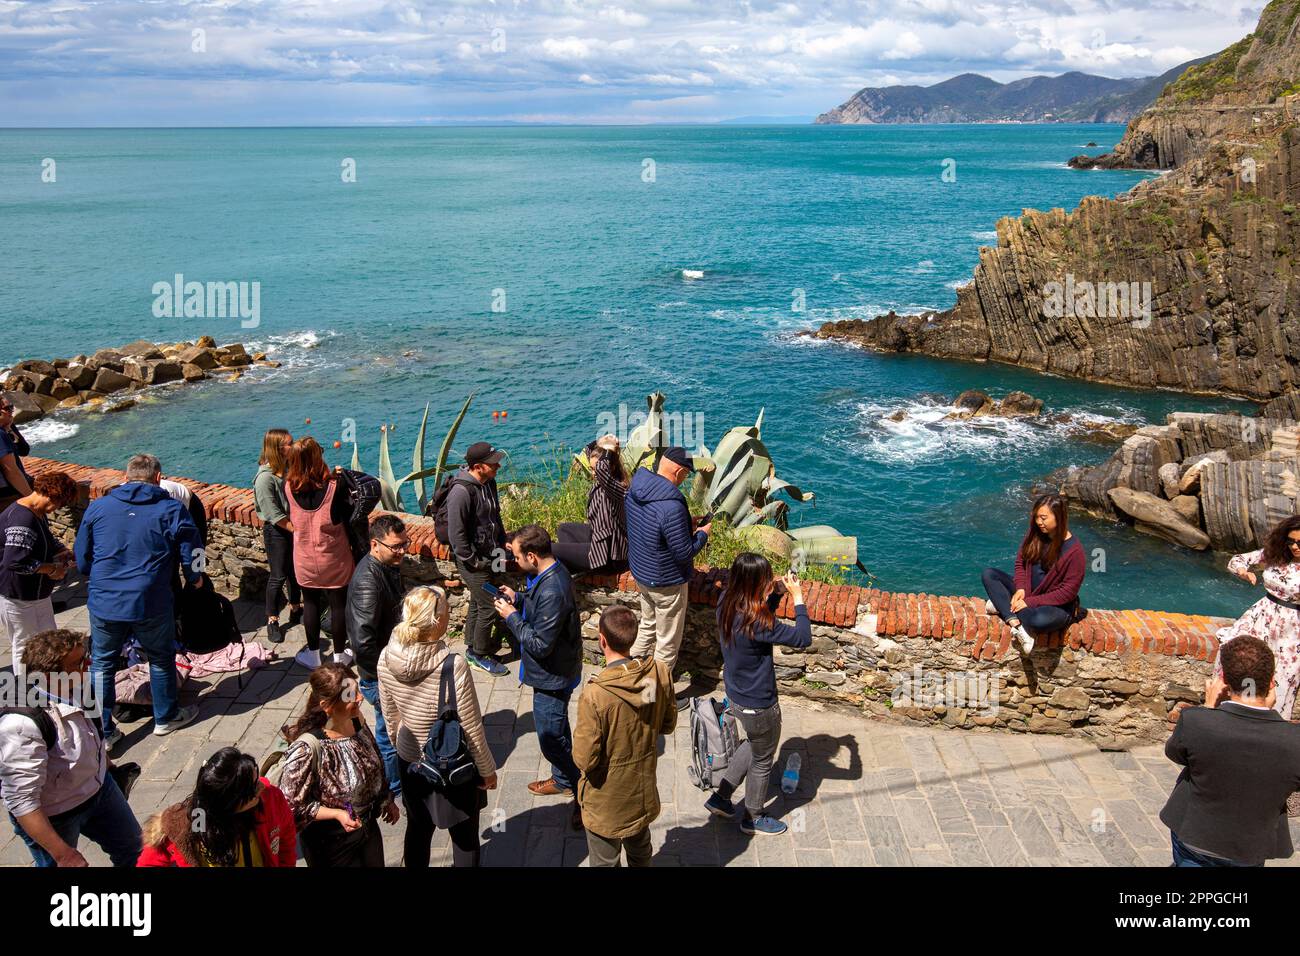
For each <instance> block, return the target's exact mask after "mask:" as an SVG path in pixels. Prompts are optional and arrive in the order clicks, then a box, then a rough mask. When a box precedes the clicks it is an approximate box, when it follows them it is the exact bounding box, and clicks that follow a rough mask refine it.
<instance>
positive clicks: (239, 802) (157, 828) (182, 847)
mask: <svg viewBox="0 0 1300 956" xmlns="http://www.w3.org/2000/svg"><path fill="white" fill-rule="evenodd" d="M297 858H298V837H297V831H296V830H295V829H294V825H293V810H292V809H290V807H289V801H287V800H286V799H285V798H284V794H283V793H281V792H280V790H279V788H277V787H275V786H274V785H273V784H272V783H271V782H270V781H269V780H267V779H266V778H265V777H261V776H259V775H258V772H257V761H256V760H254V759H253V758H252V757H250V756H249V755H248V754H244V753H240V752H239V751H238V750H236V749H235V748H234V747H223V748H222V749H221V750H218V751H217V752H216V753H215V754H213V755H212V756H211V757H209V758H208V760H207V762H206V763H204V764H203V766H202V767H201V768H199V779H198V781H197V782H196V783H195V785H194V792H193V793H192V794H190V795H189V796H188V797H187V798H186V799H184V800H182V801H181V802H180V803H177V804H173V805H172V806H170V807H168V808H167V809H166V810H163V811H162V812H161V813H157V814H154V816H153V817H151V818H150V819H149V821H148V822H147V823H145V825H144V850H143V851H142V852H141V853H140V859H139V860H138V861H137V862H136V866H294V865H295V864H296V861H297Z"/></svg>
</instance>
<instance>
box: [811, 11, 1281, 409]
mask: <svg viewBox="0 0 1300 956" xmlns="http://www.w3.org/2000/svg"><path fill="white" fill-rule="evenodd" d="M1298 12H1300V0H1274V2H1273V3H1272V4H1270V5H1269V7H1268V8H1267V9H1266V10H1265V11H1264V14H1263V16H1262V18H1261V21H1260V27H1259V29H1258V30H1257V31H1256V34H1254V35H1253V36H1252V37H1251V38H1248V41H1249V42H1247V44H1246V47H1245V52H1244V53H1240V52H1238V53H1236V54H1235V55H1233V56H1229V54H1230V53H1232V51H1228V52H1226V53H1225V54H1221V55H1220V57H1219V58H1216V59H1215V60H1212V61H1210V62H1209V63H1206V64H1204V65H1203V66H1201V67H1194V68H1192V69H1190V70H1188V71H1187V73H1186V74H1184V77H1183V78H1181V79H1180V80H1179V81H1177V82H1176V83H1174V84H1171V85H1170V87H1168V88H1167V89H1166V92H1165V94H1164V95H1163V96H1162V97H1161V99H1160V100H1159V101H1158V102H1157V104H1156V106H1154V107H1153V108H1152V109H1151V110H1148V111H1147V112H1146V113H1144V114H1143V115H1142V116H1141V117H1139V118H1138V119H1137V120H1135V121H1134V122H1133V124H1131V125H1130V127H1129V131H1128V133H1127V134H1126V136H1125V139H1124V141H1123V142H1122V143H1121V144H1120V147H1119V148H1118V149H1117V150H1116V154H1115V155H1117V156H1123V157H1125V159H1124V162H1125V164H1138V163H1137V159H1138V158H1141V157H1146V156H1147V155H1148V154H1151V155H1152V156H1153V157H1154V159H1152V163H1157V162H1158V163H1164V162H1173V161H1178V162H1180V163H1181V165H1180V166H1179V167H1178V168H1177V169H1176V170H1175V171H1173V172H1172V173H1170V174H1169V175H1167V176H1165V177H1162V178H1161V179H1158V180H1151V181H1148V182H1145V183H1142V184H1139V185H1138V186H1137V187H1135V188H1134V189H1132V190H1130V191H1129V192H1128V193H1125V194H1124V195H1122V196H1120V197H1118V198H1116V199H1113V200H1112V199H1104V198H1101V197H1089V198H1087V199H1085V200H1083V202H1081V203H1080V204H1079V207H1078V209H1076V210H1075V211H1073V212H1070V213H1066V212H1065V211H1064V210H1061V209H1054V210H1051V211H1049V212H1039V211H1033V210H1028V211H1026V212H1025V213H1024V214H1023V215H1022V216H1020V217H1019V218H1016V219H1010V218H1008V219H1003V220H1002V221H1000V222H999V223H998V228H997V231H998V244H997V246H996V247H992V248H988V247H986V248H984V249H981V250H980V263H979V266H978V267H977V268H976V270H975V277H974V281H973V282H972V283H970V284H969V285H967V286H964V287H962V288H961V289H959V290H958V296H957V304H956V306H955V307H954V308H953V309H951V310H949V311H947V312H937V313H927V314H923V315H919V316H899V315H895V314H893V313H890V314H888V315H884V316H878V317H877V318H875V319H871V320H869V321H862V320H849V321H844V322H837V323H827V324H826V325H824V326H822V328H821V329H820V330H819V331H818V333H817V334H818V336H819V337H823V338H833V339H845V340H851V341H854V342H857V343H860V344H862V345H866V346H868V347H871V348H874V349H879V350H885V351H914V352H922V353H925V354H929V355H934V356H938V357H942V358H957V359H971V360H977V361H996V362H1005V363H1008V364H1013V365H1021V366H1026V367H1029V368H1033V369H1038V370H1040V371H1044V372H1051V373H1053V374H1058V375H1066V376H1071V377H1077V378H1085V379H1089V380H1093V381H1101V382H1111V383H1116V384H1123V385H1135V386H1144V387H1158V388H1171V389H1178V390H1183V391H1188V392H1201V393H1216V394H1229V395H1235V396H1240V397H1246V398H1253V399H1259V400H1268V399H1272V398H1275V397H1277V396H1280V395H1283V394H1285V393H1286V392H1288V391H1290V390H1291V389H1292V388H1295V387H1296V385H1297V382H1300V320H1297V317H1296V312H1297V298H1298V297H1300V282H1298V280H1297V277H1296V274H1297V267H1298V266H1300V258H1298V257H1297V251H1298V250H1300V214H1297V211H1296V210H1297V206H1300V133H1298V128H1300V95H1297V94H1300V79H1297V78H1298V77H1300V42H1297V38H1296V35H1295V34H1296V29H1297V24H1298V23H1300V17H1297V13H1298ZM1224 57H1228V60H1224ZM1221 60H1223V61H1224V62H1222V63H1221V62H1220V61H1221ZM1229 61H1230V62H1231V64H1232V66H1233V69H1232V70H1227V68H1226V64H1227V63H1228V62H1229ZM1216 64H1218V66H1217V67H1216ZM1207 68H1214V69H1211V70H1209V72H1208V73H1206V74H1204V75H1201V74H1198V73H1197V72H1196V71H1199V70H1206V69H1207ZM1197 76H1200V79H1199V80H1197V79H1196V77H1197ZM1188 77H1192V78H1193V80H1194V81H1195V82H1191V83H1188V84H1187V85H1184V84H1185V82H1186V81H1187V80H1188ZM1225 80H1226V81H1227V82H1225ZM1198 84H1199V85H1198ZM1286 84H1290V85H1286ZM1291 85H1294V86H1296V87H1297V88H1296V89H1295V90H1292V89H1291V88H1290V86H1291ZM1203 86H1204V87H1206V88H1207V89H1208V90H1209V91H1210V92H1209V93H1208V94H1205V95H1203V96H1201V98H1200V99H1198V98H1197V97H1198V95H1201V92H1202V87H1203ZM1267 91H1272V93H1271V94H1270V95H1273V96H1274V99H1273V100H1272V102H1269V103H1263V104H1258V103H1256V99H1255V98H1257V97H1260V96H1263V95H1265V92H1267ZM1235 100H1244V101H1245V102H1235ZM1251 104H1256V105H1251Z"/></svg>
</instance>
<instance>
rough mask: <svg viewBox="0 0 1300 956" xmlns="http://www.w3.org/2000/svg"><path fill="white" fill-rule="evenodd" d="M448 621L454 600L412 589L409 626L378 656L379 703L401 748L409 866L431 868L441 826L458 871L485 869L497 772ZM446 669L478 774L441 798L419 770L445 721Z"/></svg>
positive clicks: (405, 613) (406, 607) (406, 612)
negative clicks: (482, 849) (484, 821)
mask: <svg viewBox="0 0 1300 956" xmlns="http://www.w3.org/2000/svg"><path fill="white" fill-rule="evenodd" d="M447 618H448V609H447V595H446V594H444V593H443V591H442V589H441V588H434V587H418V588H415V589H413V590H412V591H410V592H409V593H408V594H407V595H406V598H405V599H404V600H403V601H402V619H401V621H399V622H398V624H397V626H396V627H394V628H393V633H392V636H391V637H390V638H389V639H388V644H387V646H385V647H384V649H383V651H382V652H381V653H380V655H379V667H378V672H379V703H380V706H381V708H382V709H383V714H384V723H385V724H386V725H387V727H388V736H389V739H390V740H392V741H393V745H394V746H395V747H396V748H397V759H398V771H399V773H400V775H401V779H402V801H403V802H404V803H405V804H406V843H405V846H404V848H403V849H404V860H405V865H406V866H410V867H426V866H428V865H429V849H430V846H431V844H432V841H433V831H434V828H435V827H441V828H442V829H444V830H447V831H449V836H450V837H451V852H452V862H453V864H454V865H455V866H478V863H479V842H478V831H479V825H478V822H479V814H480V813H481V812H482V810H483V808H484V807H486V806H487V793H486V792H485V791H487V790H494V789H496V785H497V765H496V761H495V760H493V759H492V751H491V750H489V749H488V745H487V732H486V731H485V730H484V728H483V717H482V714H481V711H480V710H479V705H478V695H477V694H476V693H475V691H474V680H473V678H472V677H470V673H469V665H468V664H466V663H465V658H464V656H463V655H460V654H452V653H451V651H449V650H448V649H447V643H446V641H445V640H444V638H445V636H446V634H447ZM445 666H449V667H450V670H451V673H450V674H449V675H448V677H449V680H448V681H447V683H448V685H449V688H450V691H451V693H452V694H453V695H454V700H446V701H442V706H443V707H444V708H445V707H455V709H456V715H457V717H458V718H459V719H460V725H461V731H462V733H463V737H464V741H465V746H466V749H467V751H468V753H469V756H470V758H471V759H472V760H473V761H474V766H475V768H476V769H477V771H478V773H477V775H476V778H477V779H474V780H470V781H468V782H466V783H465V784H463V785H461V786H460V787H456V788H452V789H448V790H439V791H435V790H434V789H433V787H432V786H431V784H430V783H429V781H428V780H426V779H425V778H424V777H422V776H421V775H420V774H419V773H417V772H416V771H415V769H414V768H415V765H417V764H418V763H419V762H420V757H421V755H422V754H423V752H424V745H425V742H426V741H427V740H428V739H429V730H430V728H431V727H432V726H433V722H434V721H435V720H437V719H438V713H439V702H440V698H441V691H442V685H443V673H444V667H445Z"/></svg>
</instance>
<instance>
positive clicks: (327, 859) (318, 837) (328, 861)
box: [298, 817, 384, 867]
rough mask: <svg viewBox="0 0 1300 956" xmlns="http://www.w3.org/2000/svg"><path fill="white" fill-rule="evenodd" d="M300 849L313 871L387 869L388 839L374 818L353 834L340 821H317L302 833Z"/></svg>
mask: <svg viewBox="0 0 1300 956" xmlns="http://www.w3.org/2000/svg"><path fill="white" fill-rule="evenodd" d="M298 845H299V846H301V847H302V858H303V859H304V860H306V861H307V865H308V866H312V867H316V866H321V867H334V866H375V867H382V866H383V865H384V837H383V835H382V834H381V833H380V832H379V821H378V820H377V819H376V818H374V817H371V818H370V819H369V820H368V821H366V825H365V826H363V827H361V829H359V830H353V831H352V832H351V833H349V832H348V831H347V830H344V829H343V825H342V824H341V823H339V822H338V821H337V820H315V821H313V822H311V823H309V824H307V825H306V826H305V827H303V828H302V829H301V830H300V831H299V832H298Z"/></svg>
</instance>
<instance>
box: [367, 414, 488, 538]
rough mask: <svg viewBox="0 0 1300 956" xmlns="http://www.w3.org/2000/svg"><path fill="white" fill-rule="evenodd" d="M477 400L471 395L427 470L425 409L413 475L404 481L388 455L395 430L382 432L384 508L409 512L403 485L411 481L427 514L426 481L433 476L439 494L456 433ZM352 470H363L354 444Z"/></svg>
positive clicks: (416, 441) (414, 458)
mask: <svg viewBox="0 0 1300 956" xmlns="http://www.w3.org/2000/svg"><path fill="white" fill-rule="evenodd" d="M472 401H474V393H473V392H471V393H470V394H469V397H468V398H466V399H465V404H464V405H462V406H461V408H460V413H459V414H458V415H457V416H456V419H455V421H453V422H452V423H451V427H450V428H449V429H447V435H446V437H445V438H443V440H442V446H441V447H440V448H439V449H438V460H437V462H436V463H435V464H434V466H433V467H432V468H426V467H425V465H424V436H425V430H426V429H427V428H428V425H429V406H428V404H427V403H426V404H425V406H424V418H423V419H422V420H421V421H420V430H419V432H418V433H417V434H416V437H415V450H414V451H413V452H412V455H411V472H410V474H408V475H407V476H406V477H404V478H401V479H400V480H399V479H398V478H397V476H396V475H395V474H394V473H393V463H392V459H391V457H390V456H389V452H388V434H389V432H390V431H391V428H390V427H389V426H387V425H384V426H381V427H380V429H379V474H378V475H376V476H375V477H377V478H378V479H379V486H380V505H381V506H382V507H383V509H384V510H385V511H397V512H403V511H405V510H406V509H405V507H404V506H403V504H402V485H404V484H406V483H407V482H408V481H409V482H412V483H413V484H414V487H415V496H416V500H417V502H418V505H419V511H418V513H420V514H423V513H424V510H425V508H426V507H427V506H428V504H429V494H428V489H427V488H426V486H425V483H424V479H426V478H429V477H432V478H433V485H432V488H433V490H434V491H437V488H438V485H439V484H440V483H441V482H442V476H443V473H444V472H445V471H446V470H447V458H448V457H449V456H450V454H451V443H452V442H454V441H455V440H456V432H457V431H458V430H459V429H460V425H461V422H463V421H464V420H465V413H466V412H467V411H469V405H470V402H472ZM352 470H353V471H360V470H361V455H360V452H359V450H358V448H357V445H356V443H355V442H353V444H352Z"/></svg>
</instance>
